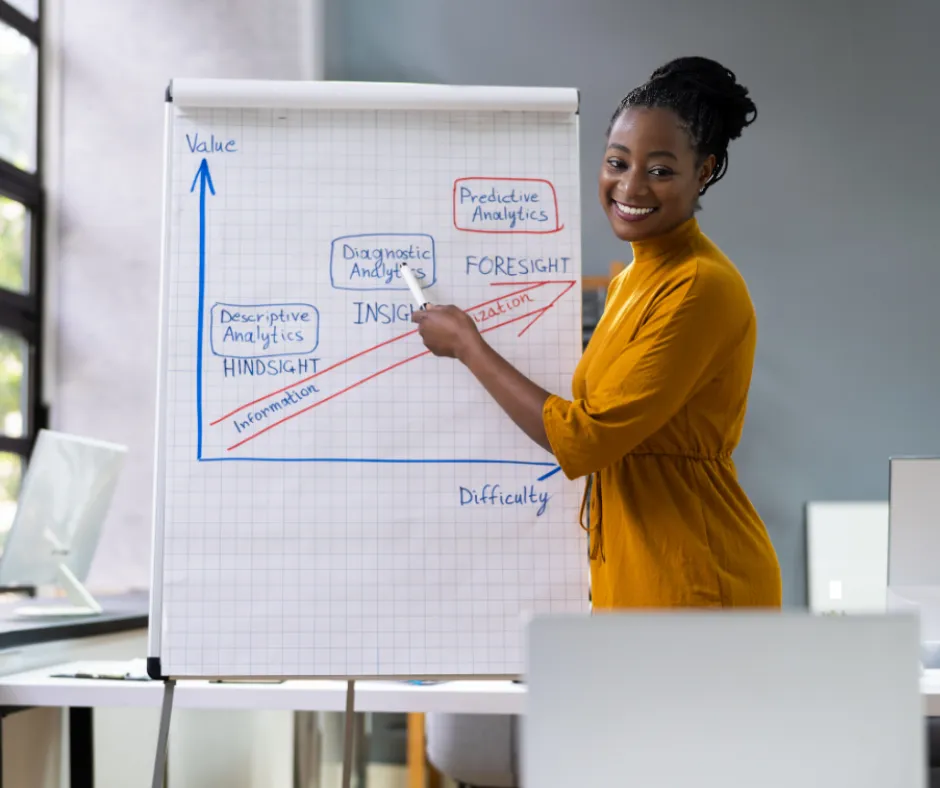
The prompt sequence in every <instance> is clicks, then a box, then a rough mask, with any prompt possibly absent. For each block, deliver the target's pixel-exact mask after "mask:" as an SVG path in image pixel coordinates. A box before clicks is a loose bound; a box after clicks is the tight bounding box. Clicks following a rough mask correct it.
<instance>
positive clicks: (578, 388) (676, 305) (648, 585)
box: [543, 218, 781, 609]
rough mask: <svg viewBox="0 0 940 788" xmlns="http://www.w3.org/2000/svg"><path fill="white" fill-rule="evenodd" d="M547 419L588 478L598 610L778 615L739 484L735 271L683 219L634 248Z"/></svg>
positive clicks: (566, 466)
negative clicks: (737, 610)
mask: <svg viewBox="0 0 940 788" xmlns="http://www.w3.org/2000/svg"><path fill="white" fill-rule="evenodd" d="M633 255H634V260H633V263H632V264H631V265H629V266H628V267H627V269H626V270H625V271H623V272H622V273H621V274H619V275H618V276H617V277H616V278H615V279H614V281H613V282H612V283H611V286H610V289H609V291H608V294H607V304H606V307H605V309H604V314H603V317H602V318H601V320H600V322H599V324H598V326H597V329H596V330H595V333H594V335H593V337H592V338H591V342H590V343H589V345H588V348H587V350H586V351H585V353H584V356H583V357H582V358H581V361H580V362H579V364H578V367H577V369H576V371H575V375H574V379H573V381H572V393H573V395H574V399H573V400H566V399H564V398H562V397H559V396H556V395H552V396H550V397H549V399H548V400H547V401H546V403H545V407H544V410H543V420H544V424H545V430H546V432H547V434H548V439H549V442H550V443H551V446H552V449H553V451H554V454H555V457H556V458H557V460H558V463H559V464H560V465H561V468H562V471H563V472H564V473H565V475H566V476H568V478H571V479H574V478H579V477H583V476H588V477H589V481H590V493H589V495H590V504H591V505H590V507H588V508H589V512H590V518H589V519H590V531H591V537H590V542H591V549H590V555H591V590H592V599H593V606H594V608H595V609H603V608H633V607H658V608H662V607H737V606H743V607H779V606H780V604H781V581H780V566H779V564H778V562H777V555H776V552H775V551H774V548H773V545H772V543H771V541H770V538H769V536H768V535H767V531H766V529H765V527H764V524H763V523H762V522H761V519H760V516H759V515H758V514H757V512H756V510H755V509H754V507H753V506H752V505H751V502H750V501H749V500H748V498H747V496H746V495H745V493H744V491H743V490H742V489H741V487H740V485H739V484H738V480H737V473H736V471H735V466H734V463H733V461H732V458H731V453H732V451H733V450H734V448H735V447H736V446H737V444H738V441H739V439H740V436H741V430H742V427H743V425H744V415H745V410H746V405H747V395H748V388H749V386H750V380H751V369H752V366H753V361H754V347H755V344H756V337H757V326H756V319H755V315H754V308H753V305H752V303H751V299H750V295H749V294H748V290H747V286H746V285H745V283H744V280H743V278H742V277H741V275H740V273H739V272H738V270H737V269H736V268H735V267H734V265H733V264H732V263H731V261H730V260H729V259H728V258H727V257H725V255H724V254H722V252H721V250H719V249H718V247H717V246H715V245H714V244H713V243H712V242H711V241H710V240H709V239H708V238H707V237H706V236H705V235H704V234H703V233H702V232H701V230H700V228H699V225H698V222H697V220H696V219H695V218H692V219H689V220H688V221H686V222H685V223H684V224H682V225H680V226H679V227H677V228H676V229H675V230H673V231H671V232H670V233H668V234H667V235H665V236H661V237H659V238H655V239H652V240H648V241H643V242H640V243H635V244H633Z"/></svg>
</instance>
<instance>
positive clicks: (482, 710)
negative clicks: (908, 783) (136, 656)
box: [0, 662, 940, 714]
mask: <svg viewBox="0 0 940 788" xmlns="http://www.w3.org/2000/svg"><path fill="white" fill-rule="evenodd" d="M109 664H110V665H113V666H120V665H125V664H127V663H118V662H114V663H107V662H95V663H81V662H72V663H66V664H63V665H53V666H51V667H47V668H43V669H41V670H30V671H26V672H23V673H13V674H10V675H7V676H3V677H0V706H55V707H69V706H90V707H97V708H104V707H150V706H152V707H155V708H159V706H160V704H161V702H162V700H163V683H162V682H159V681H133V680H123V681H118V680H108V679H75V678H53V676H52V674H56V673H85V672H95V671H96V670H99V669H101V668H102V667H104V666H108V665H109ZM938 681H940V680H938ZM938 686H940V684H938ZM938 692H940V690H938ZM524 704H525V688H524V686H523V685H521V684H514V683H512V682H511V681H487V680H466V681H447V682H441V683H439V684H429V685H420V686H419V685H414V684H408V683H407V682H398V681H357V682H356V692H355V708H356V711H360V712H398V713H405V712H445V713H459V714H522V713H523V712H524ZM938 706H940V703H938ZM173 708H174V709H217V710H218V709H232V710H236V709H239V710H259V709H268V710H290V711H345V709H346V682H345V681H285V682H283V683H281V684H273V683H236V682H232V683H213V682H208V681H178V682H177V683H176V690H175V692H174V696H173Z"/></svg>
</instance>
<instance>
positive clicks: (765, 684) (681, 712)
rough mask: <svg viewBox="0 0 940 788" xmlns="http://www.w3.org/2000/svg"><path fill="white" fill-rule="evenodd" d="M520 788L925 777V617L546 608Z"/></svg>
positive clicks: (532, 670)
mask: <svg viewBox="0 0 940 788" xmlns="http://www.w3.org/2000/svg"><path fill="white" fill-rule="evenodd" d="M527 639H528V672H527V681H526V683H527V688H528V690H527V698H526V715H525V717H524V719H523V720H522V744H523V747H522V755H523V768H522V775H521V776H522V784H523V785H533V786H538V787H539V788H571V786H575V785H590V786H595V785H597V786H600V785H628V786H656V787H657V788H680V786H681V787H683V788H684V786H689V785H694V786H696V788H752V787H753V786H760V788H794V786H845V787H846V788H848V786H852V788H885V787H886V786H891V788H924V786H925V772H926V769H925V767H926V756H925V742H924V739H925V736H924V723H923V707H922V703H923V701H922V699H921V691H920V669H919V667H918V664H917V656H918V630H917V620H916V618H915V617H913V616H889V615H884V614H876V615H867V614H860V615H851V616H819V615H814V614H812V613H809V612H803V611H800V612H793V613H790V612H782V611H778V612H772V611H770V612H734V611H701V612H696V611H683V612H675V613H669V612H663V613H653V612H651V613H639V612H638V613H635V614H630V613H624V614H621V613H605V614H596V615H593V616H579V617H574V616H557V617H547V618H537V619H534V620H533V622H532V624H531V625H530V627H529V629H528V638H527Z"/></svg>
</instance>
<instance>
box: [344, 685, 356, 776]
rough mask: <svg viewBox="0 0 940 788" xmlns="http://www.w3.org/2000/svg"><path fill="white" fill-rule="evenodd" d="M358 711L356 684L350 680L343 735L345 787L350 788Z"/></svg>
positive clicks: (347, 686)
mask: <svg viewBox="0 0 940 788" xmlns="http://www.w3.org/2000/svg"><path fill="white" fill-rule="evenodd" d="M355 711H356V682H355V681H353V680H352V679H350V680H349V681H348V682H347V683H346V720H345V722H346V729H345V733H344V735H343V785H342V788H350V786H351V785H352V765H353V752H354V751H355V749H356V728H355V725H354V724H353V723H354V719H355Z"/></svg>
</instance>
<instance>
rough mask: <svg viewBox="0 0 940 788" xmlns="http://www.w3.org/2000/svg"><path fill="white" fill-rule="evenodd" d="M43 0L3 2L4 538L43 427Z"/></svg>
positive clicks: (0, 459)
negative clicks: (26, 469) (41, 131)
mask: <svg viewBox="0 0 940 788" xmlns="http://www.w3.org/2000/svg"><path fill="white" fill-rule="evenodd" d="M41 17H42V13H41V0H0V540H2V538H3V536H5V534H6V531H7V530H8V529H9V527H10V524H11V522H12V520H13V514H14V512H15V511H16V498H17V494H18V492H19V486H20V480H21V479H22V475H23V470H24V468H25V466H26V460H27V458H28V457H29V454H30V451H31V450H32V447H33V442H34V440H35V438H36V433H37V431H38V430H39V428H40V427H42V426H45V414H44V412H43V408H42V405H41V390H40V383H41V382H40V373H41V366H40V353H41V340H42V336H41V334H42V320H41V316H42V225H43V192H42V167H41V157H40V153H41V148H40V145H41V135H40V133H39V129H40V117H41V115H40V110H41V103H42V102H41V92H42V88H41V81H40V65H39V63H40V52H39V47H40V35H39V30H40V28H39V26H40V23H41Z"/></svg>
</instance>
